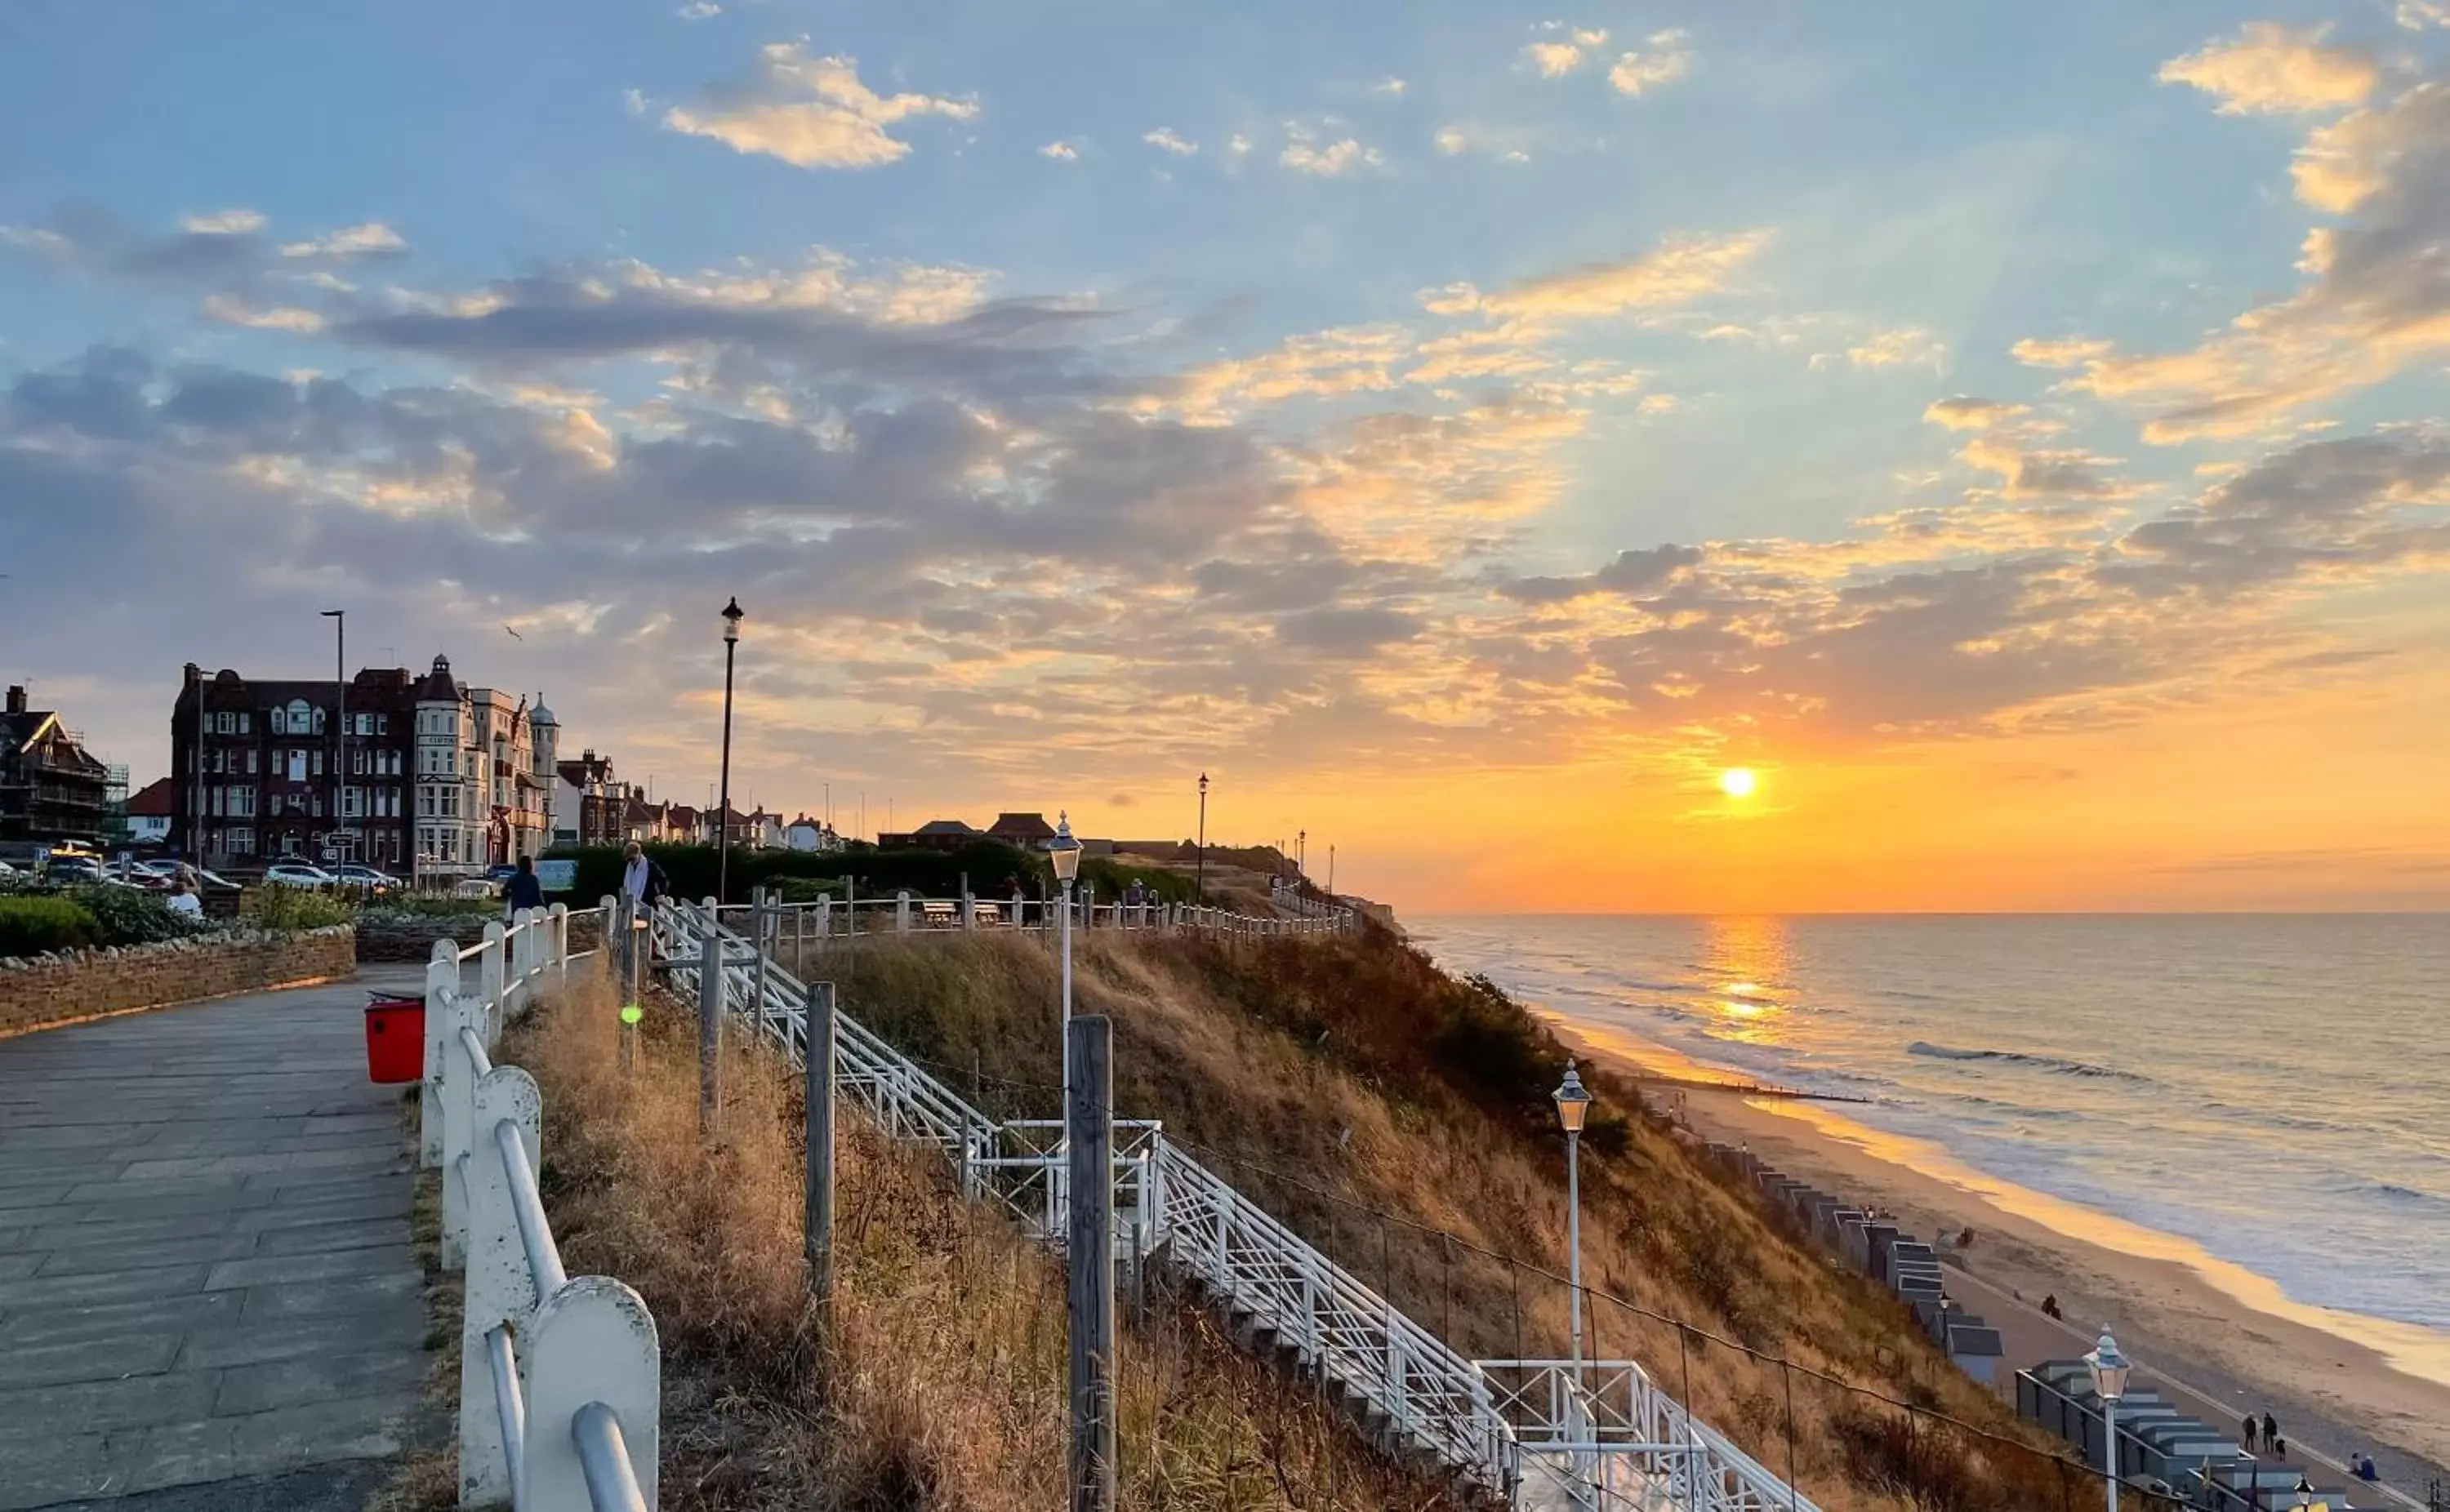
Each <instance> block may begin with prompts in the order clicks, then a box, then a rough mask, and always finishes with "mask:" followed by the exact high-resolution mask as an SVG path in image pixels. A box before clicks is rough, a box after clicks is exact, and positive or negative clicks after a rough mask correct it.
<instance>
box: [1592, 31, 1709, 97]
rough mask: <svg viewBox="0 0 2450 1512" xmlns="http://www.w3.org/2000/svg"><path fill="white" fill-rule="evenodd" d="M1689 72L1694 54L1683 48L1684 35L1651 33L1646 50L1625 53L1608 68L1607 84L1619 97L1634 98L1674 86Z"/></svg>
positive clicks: (1667, 32)
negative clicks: (1647, 92) (1667, 86)
mask: <svg viewBox="0 0 2450 1512" xmlns="http://www.w3.org/2000/svg"><path fill="white" fill-rule="evenodd" d="M1692 71H1693V54H1692V52H1691V51H1690V50H1689V49H1688V48H1686V47H1685V46H1684V33H1683V32H1682V31H1677V30H1669V31H1654V32H1652V33H1651V34H1650V40H1649V50H1648V51H1634V52H1626V53H1624V54H1621V55H1620V56H1619V57H1618V58H1617V60H1616V63H1615V65H1614V66H1613V67H1612V68H1609V69H1608V83H1609V84H1610V85H1611V86H1612V87H1614V88H1615V89H1616V92H1617V93H1619V94H1626V95H1635V94H1641V93H1643V91H1644V90H1648V89H1654V88H1657V87H1659V86H1661V85H1663V84H1673V83H1675V82H1676V81H1677V80H1679V79H1682V78H1683V77H1684V76H1685V75H1686V74H1688V73H1690V72H1692Z"/></svg>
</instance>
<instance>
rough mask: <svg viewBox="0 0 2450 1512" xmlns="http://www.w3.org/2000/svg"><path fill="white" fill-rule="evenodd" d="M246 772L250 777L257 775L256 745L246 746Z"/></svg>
mask: <svg viewBox="0 0 2450 1512" xmlns="http://www.w3.org/2000/svg"><path fill="white" fill-rule="evenodd" d="M246 774H247V775H248V776H249V777H252V776H254V775H255V747H254V746H248V747H247V748H246Z"/></svg>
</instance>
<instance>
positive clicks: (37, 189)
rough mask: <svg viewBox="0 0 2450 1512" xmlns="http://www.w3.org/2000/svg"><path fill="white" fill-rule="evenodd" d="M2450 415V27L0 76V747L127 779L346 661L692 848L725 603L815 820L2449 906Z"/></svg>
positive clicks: (303, 37)
mask: <svg viewBox="0 0 2450 1512" xmlns="http://www.w3.org/2000/svg"><path fill="white" fill-rule="evenodd" d="M2445 359H2450V0H2400V3H2397V4H2393V3H2392V0H2368V3H2363V4H2356V5H2347V4H2341V3H2336V0H2335V3H2333V4H2329V5H2325V6H2319V7H2315V6H2299V5H2268V6H2255V7H2252V8H2246V9H2241V8H2240V7H2239V6H2237V5H2214V4H2203V3H2184V0H2154V3H2151V4H2137V3H2135V0H2069V3H2063V4H2058V5H2051V6H2021V7H2006V6H1992V5H1964V4H1950V3H1929V4H1896V5H1885V6H1878V7H1838V6H1831V5H1828V4H1826V3H1824V0H1793V3H1739V4H1721V5H1700V4H1690V3H1687V4H1681V5H1680V4H1592V5H1583V6H1568V7H1563V8H1554V9H1540V10H1533V9H1527V8H1520V7H1507V6H1499V5H1490V4H1479V5H1464V4H1450V3H1438V0H1407V3H1403V4H1394V3H1381V4H1378V5H1373V6H1350V5H1339V6H1320V5H1297V4H1278V3H1274V0H1254V3H1249V4H1244V5H1239V6H1234V7H1226V8H1213V9H1209V10H1198V9H1194V8H1187V7H1172V6H1151V5H1143V4H1131V5H1117V4H1083V5H1073V6H1054V5H1047V4H1039V3H1028V0H1021V3H1013V0H1000V3H997V4H992V5H989V4H974V5H961V4H929V3H918V4H911V3H904V4H898V5H885V4H868V3H864V0H832V3H827V4H824V5H818V4H801V3H796V0H773V3H763V0H696V3H690V4H684V5H678V6H676V5H674V4H671V3H661V4H654V5H629V4H618V5H597V6H588V7H583V8H582V7H559V8H547V7H541V6H510V7H505V6H498V5H488V6H482V7H479V6H471V5H462V4H457V3H453V0H440V3H435V4H428V5H423V6H417V7H354V6H338V7H336V6H329V5H304V4H262V5H254V6H248V7H243V8H234V7H134V6H128V5H125V4H117V3H111V0H82V3H74V4H71V3H67V0H14V3H10V4H8V5H6V6H5V7H0V572H6V573H7V574H8V576H7V578H6V579H5V580H0V674H5V676H6V678H7V679H8V680H9V681H12V682H14V681H24V682H28V683H30V684H31V685H32V688H33V690H34V697H35V701H36V703H37V705H38V706H40V707H56V708H61V709H62V710H63V711H64V712H66V713H67V715H68V720H69V723H70V724H71V725H72V726H75V727H81V728H82V729H84V730H85V731H86V732H87V736H88V737H89V740H90V742H91V744H92V745H93V746H94V747H95V749H96V750H97V752H98V754H101V755H102V756H103V757H105V759H107V760H117V761H125V762H126V763H127V764H128V765H129V766H131V767H132V768H133V770H134V772H135V775H136V777H137V778H138V780H139V781H142V780H144V779H146V778H148V777H152V776H158V775H161V774H162V773H163V772H164V771H165V769H166V766H167V762H168V723H167V722H168V714H169V708H170V703H171V699H172V696H173V694H174V693H175V691H176V689H177V687H178V679H179V667H180V664H181V663H183V662H185V661H187V660H195V661H198V662H200V663H203V664H204V665H206V666H207V667H208V668H210V667H222V666H229V667H235V668H238V669H241V670H242V671H244V672H247V673H249V674H252V675H259V676H313V675H321V674H325V673H327V672H328V669H329V668H330V666H331V649H330V643H329V640H328V638H327V634H328V622H327V621H322V620H319V619H317V618H316V617H315V615H316V611H318V610H320V609H324V608H330V607H339V606H345V607H346V608H347V609H348V610H349V611H350V622H349V623H350V650H351V661H352V663H353V664H356V663H360V662H372V661H388V662H392V663H399V664H405V665H409V666H412V667H418V668H421V667H422V666H424V665H425V664H426V663H427V662H428V661H430V660H431V658H432V657H433V656H434V655H435V653H436V652H437V651H442V652H447V653H448V654H449V655H450V656H451V657H452V659H453V661H454V664H455V666H456V667H457V670H458V671H459V673H460V675H461V676H463V677H464V678H466V679H467V680H469V681H471V682H474V683H478V684H483V685H488V686H497V687H503V688H513V689H526V690H531V691H533V690H538V689H540V690H542V691H543V692H544V693H545V695H546V696H547V698H548V700H549V701H550V702H551V704H552V705H553V707H554V710H555V711H556V713H557V714H558V715H559V717H560V719H561V721H562V725H563V727H564V730H565V744H566V745H567V746H569V747H571V750H572V751H573V752H574V750H575V748H576V747H577V746H581V745H585V746H593V747H595V748H597V749H599V750H605V751H609V752H610V753H611V754H612V756H613V758H614V761H615V763H616V765H617V767H618V770H619V773H620V775H621V776H623V777H624V778H627V779H629V780H631V781H636V782H644V781H646V780H648V779H649V778H650V777H651V778H652V779H653V782H654V785H655V791H656V794H657V796H658V797H663V796H671V797H676V798H681V799H684V800H686V801H689V802H691V803H701V802H703V801H704V800H705V797H706V793H707V789H708V785H709V784H710V782H711V781H712V780H713V775H714V766H715V761H714V749H715V742H714V737H715V733H716V723H715V722H716V719H717V714H718V706H719V702H720V688H721V644H720V640H719V637H718V630H719V624H718V621H717V619H716V616H715V611H716V610H718V609H719V608H720V607H721V606H722V604H723V602H724V600H725V598H726V597H727V596H728V595H729V594H733V593H737V594H738V596H739V599H740V602H741V603H742V605H743V606H744V607H745V608H746V609H747V611H748V612H749V621H748V625H747V629H746V633H745V635H744V639H743V642H742V646H741V678H742V686H741V704H740V728H739V736H738V739H739V743H740V744H739V747H738V750H737V753H736V756H735V768H734V776H733V791H734V794H735V796H736V797H737V798H739V799H741V800H742V801H743V805H744V806H746V805H747V803H748V802H749V801H755V802H758V803H762V804H768V805H771V806H779V807H784V808H787V809H793V810H797V809H802V808H807V809H815V808H818V807H819V806H820V805H821V804H823V802H824V792H825V785H826V784H827V783H830V784H831V791H832V799H833V808H834V814H835V817H836V819H837V820H838V821H840V822H842V823H843V824H845V825H846V827H848V826H850V825H852V824H855V823H856V817H857V815H856V805H857V803H858V798H859V795H860V794H862V793H863V792H864V793H865V798H866V804H867V814H868V821H869V827H870V828H871V829H873V828H878V827H882V826H883V825H884V824H885V818H886V812H887V810H886V804H887V802H888V799H889V800H890V802H891V804H893V810H892V811H893V813H894V815H895V817H896V819H897V820H898V821H899V822H900V823H901V824H903V825H904V827H907V826H908V825H909V824H915V823H917V822H919V821H922V820H924V819H926V818H929V817H931V816H934V815H936V814H939V813H943V814H952V815H958V816H961V817H965V818H968V819H970V820H971V821H972V822H973V823H979V824H983V823H985V822H986V821H987V820H988V819H990V818H991V817H992V816H993V813H994V812H995V810H996V809H998V808H999V807H1018V808H1042V809H1044V810H1046V811H1048V812H1049V813H1050V815H1051V814H1052V812H1053V811H1054V810H1056V809H1058V808H1061V807H1068V808H1069V809H1070V811H1071V813H1072V815H1073V818H1074V820H1075V822H1076V825H1078V827H1079V828H1081V829H1082V830H1083V831H1084V832H1086V833H1089V834H1109V835H1119V836H1129V837H1144V836H1145V837H1155V836H1172V837H1180V836H1183V835H1187V834H1189V833H1190V832H1191V830H1192V828H1193V825H1194V823H1195V806H1194V788H1193V781H1194V779H1195V777H1196V774H1197V773H1198V772H1199V771H1201V770H1202V769H1203V768H1204V769H1205V770H1207V771H1208V772H1209V773H1210V774H1211V775H1212V777H1213V778H1214V779H1215V798H1214V801H1213V806H1212V808H1211V815H1210V833H1211V836H1212V837H1213V838H1216V839H1220V840H1226V841H1234V842H1243V843H1248V842H1272V841H1274V840H1276V839H1278V838H1280V837H1281V838H1283V839H1286V840H1288V841H1289V840H1291V839H1292V837H1293V834H1294V832H1295V831H1296V830H1298V829H1301V828H1304V827H1306V828H1307V829H1308V830H1309V833H1310V836H1311V846H1310V849H1311V855H1312V859H1313V870H1314V871H1316V872H1319V873H1321V874H1322V876H1323V874H1324V872H1325V852H1326V847H1327V845H1328V844H1329V843H1334V844H1335V845H1336V847H1337V853H1338V854H1337V874H1336V879H1335V880H1336V882H1337V883H1338V885H1340V886H1342V887H1345V888H1348V889H1358V890H1360V891H1363V892H1366V893H1369V894H1371V895H1372V896H1376V897H1382V898H1385V899H1388V900H1390V901H1393V902H1395V903H1396V904H1397V905H1398V906H1399V907H1404V908H1409V909H1415V910H1422V911H1435V910H1494V909H1540V910H1552V909H1553V910H1575V911H1615V910H1634V909H1764V910H1766V909H1799V910H1800V909H1887V908H1913V909H1923V908H1965V909H1984V908H2083V907H2100V908H2119V909H2127V908H2197V907H2209V908H2232V907H2279V908H2287V907H2324V908H2328V907H2414V906H2440V905H2442V904H2444V903H2450V792H2445V786H2446V785H2450V653H2445V648H2450V509H2445V505H2450V429H2445V427H2444V424H2443V419H2442V417H2443V416H2444V414H2445V404H2444V398H2445V389H2444V379H2443V372H2442V369H2443V365H2444V362H2445ZM506 628H507V630H516V631H517V638H514V637H513V636H512V635H511V634H510V633H507V630H506ZM1730 766H1743V767H1746V768H1749V769H1751V770H1753V771H1754V772H1756V773H1757V774H1758V785H1757V788H1756V790H1755V791H1754V792H1753V793H1752V795H1751V796H1749V797H1746V798H1741V799H1737V798H1731V797H1728V796H1727V795H1726V794H1725V793H1724V792H1723V791H1722V790H1721V782H1720V775H1721V771H1722V770H1723V769H1725V768H1727V767H1730Z"/></svg>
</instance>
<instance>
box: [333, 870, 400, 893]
mask: <svg viewBox="0 0 2450 1512" xmlns="http://www.w3.org/2000/svg"><path fill="white" fill-rule="evenodd" d="M331 872H332V877H333V879H334V880H335V881H337V882H341V883H342V884H344V885H346V886H350V887H365V888H371V889H372V890H374V891H376V892H379V893H384V892H395V891H397V890H398V889H399V884H400V883H399V878H397V877H394V876H392V875H391V874H390V873H388V872H382V871H378V870H376V869H375V868H374V867H372V866H360V865H358V864H357V863H347V864H344V865H340V866H335V867H333V868H331Z"/></svg>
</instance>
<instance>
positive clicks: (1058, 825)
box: [1046, 809, 1080, 1108]
mask: <svg viewBox="0 0 2450 1512" xmlns="http://www.w3.org/2000/svg"><path fill="white" fill-rule="evenodd" d="M1046 859H1047V860H1048V861H1050V862H1052V863H1054V864H1055V880H1056V881H1057V882H1060V883H1061V884H1062V886H1063V1031H1062V1032H1063V1090H1064V1092H1065V1093H1066V1094H1069V1093H1070V1092H1071V1090H1072V880H1073V879H1074V878H1076V877H1078V876H1079V875H1080V843H1079V841H1077V840H1074V839H1073V838H1072V815H1071V814H1070V812H1069V811H1067V810H1062V809H1059V810H1057V811H1056V815H1055V838H1054V839H1053V840H1050V841H1048V842H1047V843H1046ZM1064 1106H1065V1107H1067V1108H1068V1107H1070V1106H1071V1104H1070V1103H1069V1102H1066V1103H1065V1104H1064Z"/></svg>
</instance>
